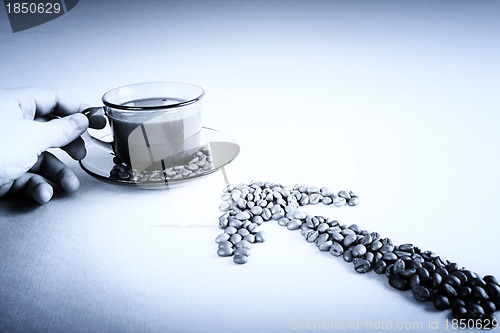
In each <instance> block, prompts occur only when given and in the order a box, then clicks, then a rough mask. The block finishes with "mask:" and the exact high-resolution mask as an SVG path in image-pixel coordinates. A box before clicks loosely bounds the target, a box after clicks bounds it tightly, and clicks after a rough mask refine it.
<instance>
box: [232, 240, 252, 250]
mask: <svg viewBox="0 0 500 333" xmlns="http://www.w3.org/2000/svg"><path fill="white" fill-rule="evenodd" d="M235 246H236V247H237V248H240V247H242V248H245V249H250V248H251V247H252V244H250V242H248V241H246V240H242V241H240V242H238V243H237V244H236V245H235Z"/></svg>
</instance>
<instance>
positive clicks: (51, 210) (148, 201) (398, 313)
mask: <svg viewBox="0 0 500 333" xmlns="http://www.w3.org/2000/svg"><path fill="white" fill-rule="evenodd" d="M499 13H500V5H499V4H498V3H496V2H492V1H419V2H411V3H410V2H398V1H357V2H347V1H307V2H306V1H295V2H286V1H282V2H268V1H253V2H247V1H216V2H209V1H207V2H201V1H199V2H194V1H182V2H177V1H175V2H174V1H107V2H106V3H103V4H98V3H97V2H96V3H94V2H90V1H81V2H80V3H79V4H78V5H77V6H76V7H75V8H74V9H73V10H72V11H70V12H68V13H67V14H66V15H64V16H62V17H60V18H58V19H56V20H54V21H52V22H49V23H47V24H44V25H42V26H39V27H36V28H33V29H30V30H27V31H24V32H19V33H16V34H13V33H12V32H11V31H10V27H9V25H8V21H7V16H6V14H5V11H4V10H0V59H1V61H0V86H3V87H18V86H21V87H23V86H41V87H52V88H57V89H60V90H64V91H66V92H69V93H71V94H73V95H74V96H76V97H78V98H80V99H83V100H85V101H86V102H88V103H89V104H93V105H98V104H99V103H100V97H101V95H102V94H103V93H104V92H106V91H107V90H109V89H112V88H114V87H117V86H122V85H125V84H129V83H136V82H144V81H158V80H167V81H184V82H190V83H194V84H198V85H200V86H202V87H203V88H204V89H205V91H206V97H205V99H204V124H205V126H207V127H212V128H215V129H218V130H221V131H223V132H225V133H228V134H229V135H231V136H233V137H234V138H235V139H236V140H237V141H238V143H239V144H240V146H241V154H240V156H239V157H238V158H237V159H236V161H235V162H234V163H233V164H231V166H230V167H229V168H227V172H228V176H229V180H230V181H231V182H235V183H239V182H248V181H250V180H252V179H256V180H270V181H275V182H281V183H283V184H287V185H292V186H293V185H294V184H295V183H305V184H310V185H315V186H319V187H321V186H330V187H333V188H335V189H337V190H341V189H346V190H353V191H355V192H357V193H358V195H359V196H360V198H361V203H360V205H359V206H357V207H354V208H353V207H343V208H334V207H331V206H330V207H313V208H315V209H312V210H310V209H308V211H311V212H312V211H314V212H317V213H321V214H324V215H328V216H331V217H334V218H337V219H339V220H340V222H341V223H345V224H352V223H357V224H359V225H360V226H361V227H363V228H366V229H370V230H372V231H378V232H379V233H381V234H382V235H383V236H388V237H391V238H392V239H393V240H394V241H395V243H404V242H412V243H414V244H415V245H418V246H420V247H422V248H424V249H431V250H433V251H435V252H437V253H438V254H441V255H442V256H443V257H444V258H447V259H450V260H452V261H456V262H458V264H459V265H460V266H465V267H467V268H470V269H472V270H475V271H477V272H479V273H480V274H483V275H485V274H493V275H496V276H500V267H499V265H498V259H497V256H498V254H499V250H498V240H497V239H498V235H499V233H500V227H499V224H498V221H499V217H500V213H499V211H498V204H497V202H498V200H499V198H500V176H499V172H498V170H500V158H499V157H498V156H499V154H498V145H499V143H500V134H499V133H500V131H499V130H498V128H499V124H500V112H499V104H500V103H499V100H498V87H499V84H500V75H499V74H500V66H499V63H498V59H500V45H499V44H500V39H499V38H498V31H500V30H499V29H500V23H499V21H498V14H499ZM0 108H1V106H0ZM0 111H1V109H0ZM1 144H5V143H4V142H2V143H1ZM61 156H63V157H62V158H64V160H65V161H66V162H67V163H68V164H69V165H71V166H72V167H73V168H74V169H75V171H77V173H78V175H79V177H80V179H81V182H82V188H81V189H80V190H79V191H78V192H77V193H74V194H72V195H64V194H62V193H61V194H57V195H56V198H55V199H54V201H52V202H50V203H49V204H47V205H46V206H43V207H38V206H36V205H33V204H30V203H29V202H28V201H19V200H6V199H2V200H0V221H1V222H0V251H1V252H0V256H1V258H2V262H1V264H0V279H1V281H2V283H1V284H0V296H1V298H2V302H0V304H1V305H0V309H1V310H2V311H1V312H2V313H4V314H3V315H0V327H2V326H3V327H7V328H12V329H18V330H21V329H48V330H56V331H64V330H71V331H74V330H78V329H79V330H82V331H85V330H87V329H88V330H91V331H106V330H125V331H127V330H128V331H138V330H144V331H159V330H169V331H177V332H179V331H193V332H194V331H220V332H223V331H227V332H232V331H236V330H238V331H249V332H250V331H276V332H277V331H283V332H285V331H289V330H290V323H291V320H295V319H296V320H298V321H302V322H308V321H309V322H312V321H322V320H324V319H326V320H331V321H333V322H340V321H357V320H358V319H361V320H367V321H372V322H381V321H384V322H387V321H389V322H391V323H392V324H393V325H394V326H395V325H396V324H397V322H403V323H404V322H422V323H423V325H424V327H427V326H426V325H428V322H429V321H436V320H438V321H439V328H440V329H443V330H444V329H445V326H444V325H445V319H447V318H448V317H447V314H446V313H444V312H436V311H434V310H432V306H431V305H422V304H417V303H416V302H414V301H413V299H412V298H411V295H409V294H408V293H401V292H397V291H394V290H393V289H392V288H391V287H389V286H388V284H387V282H386V280H385V278H380V277H378V276H377V275H376V274H375V273H368V274H366V275H360V274H357V273H355V272H354V270H353V269H352V266H351V264H347V263H345V262H343V260H342V259H340V258H334V257H332V256H331V255H329V254H328V253H320V252H319V251H318V250H317V249H316V248H315V247H314V246H313V245H311V244H308V243H306V242H305V241H304V240H303V239H302V237H301V236H300V234H299V233H298V232H289V231H287V230H286V229H282V228H281V227H278V226H277V224H266V225H264V226H263V229H264V230H266V232H267V233H268V235H269V239H268V241H267V242H266V243H264V244H259V245H255V246H254V247H253V248H252V250H251V252H252V253H251V256H250V257H249V263H248V264H246V265H244V266H236V265H234V264H233V263H232V262H231V260H230V259H228V258H219V257H217V256H216V245H215V243H214V242H213V239H214V238H215V236H216V235H217V234H218V230H217V229H216V227H215V226H216V224H217V217H218V215H219V213H218V212H217V207H218V205H219V203H220V200H219V196H220V194H222V189H223V187H224V183H223V179H222V175H221V174H216V175H213V176H211V177H208V178H207V179H205V180H201V181H199V182H196V183H194V182H193V183H192V184H190V185H188V186H185V187H183V188H176V189H173V190H171V191H143V190H135V189H127V188H121V187H116V186H112V185H109V184H104V183H101V182H98V181H96V180H94V179H92V178H91V177H89V176H88V175H86V174H85V173H84V172H83V171H81V170H80V169H79V167H78V164H77V163H75V162H74V161H71V160H70V159H69V158H66V157H64V155H62V154H61ZM194 223H195V224H202V225H204V226H206V227H201V228H192V227H184V228H175V227H172V225H177V224H182V225H189V224H194ZM168 226H170V227H168ZM70 328H71V329H70ZM360 330H361V328H360Z"/></svg>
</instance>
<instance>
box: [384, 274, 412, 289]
mask: <svg viewBox="0 0 500 333" xmlns="http://www.w3.org/2000/svg"><path fill="white" fill-rule="evenodd" d="M389 284H390V285H391V286H392V287H393V288H396V289H398V290H403V291H404V290H408V289H409V288H410V286H409V284H408V280H406V279H405V278H403V277H401V276H399V275H392V276H391V277H389Z"/></svg>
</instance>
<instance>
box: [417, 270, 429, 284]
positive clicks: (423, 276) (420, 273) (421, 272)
mask: <svg viewBox="0 0 500 333" xmlns="http://www.w3.org/2000/svg"><path fill="white" fill-rule="evenodd" d="M417 274H418V276H419V277H420V279H422V280H424V281H425V280H428V279H429V278H430V274H429V271H428V270H426V269H425V268H424V267H419V268H417Z"/></svg>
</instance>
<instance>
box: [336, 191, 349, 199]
mask: <svg viewBox="0 0 500 333" xmlns="http://www.w3.org/2000/svg"><path fill="white" fill-rule="evenodd" d="M337 195H338V196H339V197H340V198H344V199H351V196H350V195H349V193H347V192H346V191H340V192H339V193H338V194H337Z"/></svg>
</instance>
